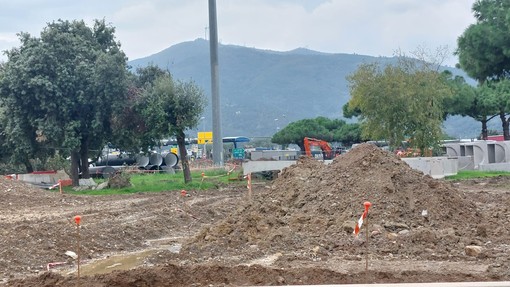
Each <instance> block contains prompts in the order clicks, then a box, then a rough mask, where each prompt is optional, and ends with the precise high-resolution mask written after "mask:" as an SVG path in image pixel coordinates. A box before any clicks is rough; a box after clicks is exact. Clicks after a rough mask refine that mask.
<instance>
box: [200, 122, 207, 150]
mask: <svg viewBox="0 0 510 287" xmlns="http://www.w3.org/2000/svg"><path fill="white" fill-rule="evenodd" d="M200 120H201V121H202V126H203V128H202V132H204V133H205V117H201V118H200ZM204 136H205V134H204ZM205 145H206V143H205V141H204V149H203V150H202V158H204V159H205V158H207V150H206V147H205Z"/></svg>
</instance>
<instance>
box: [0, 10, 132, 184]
mask: <svg viewBox="0 0 510 287" xmlns="http://www.w3.org/2000/svg"><path fill="white" fill-rule="evenodd" d="M114 32H115V29H114V28H113V27H111V26H109V25H107V24H106V23H105V21H104V20H102V21H99V20H96V21H95V23H94V27H93V28H89V27H87V25H86V24H85V23H84V22H83V21H72V22H69V21H63V20H59V21H57V22H53V23H50V24H48V26H47V27H46V28H44V30H43V31H42V32H41V36H40V38H36V37H32V36H30V35H29V34H27V33H22V34H20V42H21V47H19V48H14V49H12V50H10V51H8V52H7V57H8V60H7V62H6V63H5V67H4V73H3V76H2V78H1V81H0V95H1V97H2V98H3V103H4V104H5V105H6V106H7V107H8V109H9V110H10V111H12V114H11V115H10V116H11V117H10V118H9V119H8V124H7V126H8V127H9V129H10V131H14V133H12V134H10V135H9V137H10V139H9V140H10V142H16V141H17V140H21V141H22V142H24V143H26V144H25V145H26V146H30V147H32V149H34V147H36V146H37V145H36V143H35V142H34V141H37V143H38V144H40V145H44V147H52V148H56V149H62V150H65V151H67V152H68V153H69V154H70V156H71V177H72V179H73V185H78V178H79V171H80V170H81V173H82V177H83V178H89V177H90V175H89V171H88V158H89V152H90V151H91V150H100V149H102V147H103V146H104V144H105V143H106V141H107V139H109V138H110V137H111V118H112V114H113V113H114V112H115V109H116V108H117V106H118V105H117V104H118V103H120V102H122V101H123V99H124V97H125V95H126V75H127V58H126V56H125V54H124V53H123V52H122V51H121V50H120V44H119V43H117V42H116V41H115V37H114Z"/></svg>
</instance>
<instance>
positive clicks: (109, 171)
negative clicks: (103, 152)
mask: <svg viewBox="0 0 510 287" xmlns="http://www.w3.org/2000/svg"><path fill="white" fill-rule="evenodd" d="M116 172H117V171H116V170H115V168H114V167H112V166H105V167H104V168H103V170H101V173H102V174H103V178H105V179H108V178H111V177H112V176H114V175H115V173H116Z"/></svg>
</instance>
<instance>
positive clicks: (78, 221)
mask: <svg viewBox="0 0 510 287" xmlns="http://www.w3.org/2000/svg"><path fill="white" fill-rule="evenodd" d="M74 222H75V223H76V230H77V231H78V233H77V235H78V237H77V245H78V258H77V260H78V282H77V283H76V286H80V222H81V216H79V215H76V216H75V217H74Z"/></svg>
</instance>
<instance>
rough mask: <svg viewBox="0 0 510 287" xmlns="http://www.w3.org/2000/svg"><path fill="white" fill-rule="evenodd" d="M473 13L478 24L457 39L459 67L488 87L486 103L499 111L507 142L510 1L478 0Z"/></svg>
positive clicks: (508, 137)
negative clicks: (489, 103)
mask: <svg viewBox="0 0 510 287" xmlns="http://www.w3.org/2000/svg"><path fill="white" fill-rule="evenodd" d="M473 13H474V16H475V18H476V23H474V24H471V25H470V26H469V27H468V28H467V29H466V30H465V31H464V33H463V34H462V35H461V36H460V37H459V38H458V40H457V44H458V48H457V51H456V54H457V55H458V56H459V66H460V67H461V68H462V69H463V70H464V71H466V73H467V74H468V75H469V76H470V77H472V78H474V79H476V80H477V81H478V83H479V84H480V85H482V86H483V85H484V84H487V86H486V88H489V89H488V90H486V91H488V92H487V93H486V98H485V101H486V102H492V103H493V104H494V106H495V107H496V108H497V111H496V114H497V115H499V117H500V119H501V123H502V128H503V134H504V137H505V140H510V131H509V124H510V119H507V113H508V109H509V108H510V107H509V105H508V103H509V102H510V93H508V89H507V88H506V85H507V84H506V83H505V82H506V81H507V80H508V78H509V72H510V34H509V33H508V32H509V31H510V18H509V17H508V15H509V13H510V2H509V1H506V0H477V1H476V2H475V3H474V4H473ZM500 81H501V82H502V83H498V82H500ZM482 124H483V123H482ZM482 129H483V128H482Z"/></svg>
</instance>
